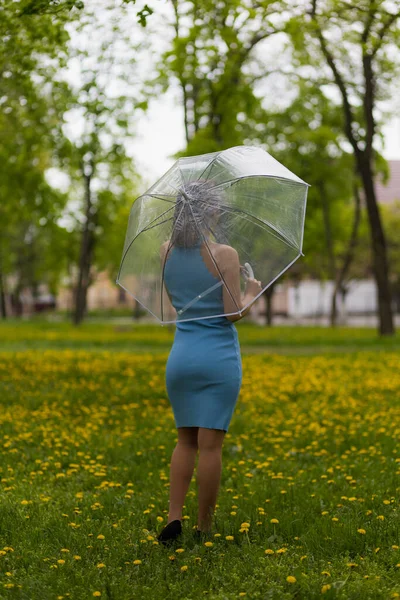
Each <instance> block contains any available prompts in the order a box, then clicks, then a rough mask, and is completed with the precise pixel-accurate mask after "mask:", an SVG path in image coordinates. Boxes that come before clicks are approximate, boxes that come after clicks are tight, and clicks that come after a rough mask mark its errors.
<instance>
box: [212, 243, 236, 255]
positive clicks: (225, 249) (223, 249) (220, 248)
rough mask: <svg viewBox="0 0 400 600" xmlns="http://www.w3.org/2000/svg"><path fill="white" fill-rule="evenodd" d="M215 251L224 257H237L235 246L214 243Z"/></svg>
mask: <svg viewBox="0 0 400 600" xmlns="http://www.w3.org/2000/svg"><path fill="white" fill-rule="evenodd" d="M214 248H215V251H216V252H218V254H219V255H221V257H222V256H224V257H226V258H236V257H239V254H238V252H237V250H235V248H233V247H232V246H229V245H228V244H217V243H214Z"/></svg>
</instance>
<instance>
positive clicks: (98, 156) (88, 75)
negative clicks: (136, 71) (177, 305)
mask: <svg viewBox="0 0 400 600" xmlns="http://www.w3.org/2000/svg"><path fill="white" fill-rule="evenodd" d="M106 10H107V11H108V17H107V20H106V24H105V25H104V26H103V30H102V35H101V37H98V36H97V37H96V39H99V44H100V45H99V47H98V48H96V46H95V44H94V42H93V43H92V45H91V48H90V51H88V50H87V49H81V48H80V47H79V40H82V39H84V36H87V37H89V36H90V35H91V32H92V31H93V27H96V28H97V29H98V28H99V27H101V25H100V23H99V22H97V21H96V16H95V14H93V13H91V12H90V11H86V12H85V13H83V14H82V16H81V21H80V25H79V28H78V29H77V31H78V33H79V35H80V36H82V37H78V38H77V41H76V42H75V46H73V47H71V48H70V57H71V58H73V57H74V58H77V59H78V61H77V62H78V64H79V65H80V74H79V76H78V77H77V83H76V84H75V86H74V88H75V91H74V98H73V100H71V101H70V103H69V109H70V110H71V111H74V114H75V115H76V114H80V117H81V122H82V123H83V131H82V133H81V134H79V135H78V136H77V139H69V141H68V143H66V144H65V145H64V146H63V147H62V148H60V151H59V162H60V166H61V167H63V168H64V169H66V170H68V172H69V174H70V175H71V177H72V178H73V180H74V183H75V184H76V182H77V181H80V184H81V185H80V191H79V192H78V193H76V192H77V188H76V186H74V187H73V188H71V189H73V190H74V191H75V194H76V195H75V196H74V197H71V203H72V204H73V205H75V207H76V208H75V224H76V226H77V227H78V229H79V231H80V243H79V256H78V257H77V265H78V275H77V281H76V285H75V301H74V305H75V306H74V314H73V321H74V323H75V324H76V325H78V324H79V323H80V322H81V321H82V319H83V318H84V315H85V312H86V298H87V291H88V288H89V286H90V285H91V283H92V281H93V272H94V269H93V266H94V264H95V262H96V249H97V247H98V243H99V241H100V242H101V234H102V232H104V228H105V227H108V226H110V224H111V223H112V222H113V219H115V218H116V215H117V212H118V211H117V205H118V202H119V201H120V199H121V198H122V199H124V198H126V197H127V188H128V183H127V181H128V180H129V182H130V184H129V185H130V188H131V190H132V188H133V189H134V188H135V185H136V183H137V178H136V175H135V173H134V169H133V162H132V160H131V159H130V158H129V157H128V156H127V153H126V149H125V145H124V141H125V138H126V136H127V134H129V133H130V128H131V126H132V118H133V116H134V115H135V109H143V108H145V103H143V101H142V99H141V98H139V97H135V96H136V95H137V90H136V88H132V86H130V85H129V83H130V78H131V77H132V74H133V73H132V70H131V67H132V65H133V64H134V63H135V60H136V58H135V54H136V51H137V47H135V46H134V45H132V42H131V41H130V40H131V34H132V32H131V30H130V29H129V19H127V18H125V19H124V18H123V16H124V13H122V14H121V8H119V9H118V13H117V14H115V12H114V10H113V7H112V5H109V6H108V7H107V9H106ZM125 17H126V15H125ZM123 45H124V49H125V51H124V53H123V54H121V53H120V49H121V47H122V46H123ZM132 50H133V52H132ZM111 76H112V77H113V79H111ZM110 87H115V89H117V90H119V89H122V90H123V92H124V93H117V94H112V93H110V91H109V89H110ZM75 137H76V136H75ZM78 207H79V208H78ZM124 233H125V232H124ZM124 233H121V237H122V238H123V235H124ZM121 247H122V242H121Z"/></svg>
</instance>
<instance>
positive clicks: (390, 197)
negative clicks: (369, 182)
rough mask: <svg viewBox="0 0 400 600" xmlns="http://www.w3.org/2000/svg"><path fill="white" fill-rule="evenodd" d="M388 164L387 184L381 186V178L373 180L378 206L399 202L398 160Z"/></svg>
mask: <svg viewBox="0 0 400 600" xmlns="http://www.w3.org/2000/svg"><path fill="white" fill-rule="evenodd" d="M388 163H389V171H390V175H389V181H388V182H387V184H386V185H385V186H384V185H382V182H381V176H378V177H377V178H376V180H375V191H376V196H377V200H378V202H379V203H380V204H391V203H392V202H394V201H395V200H400V160H388Z"/></svg>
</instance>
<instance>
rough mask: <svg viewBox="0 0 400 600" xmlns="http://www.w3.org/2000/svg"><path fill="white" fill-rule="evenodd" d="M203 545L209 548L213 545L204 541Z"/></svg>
mask: <svg viewBox="0 0 400 600" xmlns="http://www.w3.org/2000/svg"><path fill="white" fill-rule="evenodd" d="M204 545H205V546H207V548H211V546H214V544H213V543H212V542H205V544H204Z"/></svg>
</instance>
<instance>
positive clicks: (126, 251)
mask: <svg viewBox="0 0 400 600" xmlns="http://www.w3.org/2000/svg"><path fill="white" fill-rule="evenodd" d="M140 197H142V196H140ZM138 199H139V198H138ZM173 208H174V207H173V206H171V207H170V208H167V210H165V211H164V212H163V213H161V215H158V217H156V218H155V219H153V220H152V221H150V223H149V224H148V225H146V227H145V228H144V229H142V230H141V231H139V233H138V234H137V235H135V237H134V238H133V240H132V241H131V243H130V244H129V246H128V247H127V249H126V250H125V252H124V255H123V257H122V260H121V266H120V268H119V271H118V279H119V276H120V274H121V271H122V266H123V264H124V260H125V256H126V255H127V253H128V252H129V249H130V247H131V246H132V244H133V242H134V241H135V240H136V239H137V238H138V237H139V235H140V234H141V233H143V231H146V229H147V228H148V227H149V225H151V224H152V223H154V221H157V219H159V218H160V217H163V216H164V215H165V214H167V212H169V211H170V210H172V209H173Z"/></svg>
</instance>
